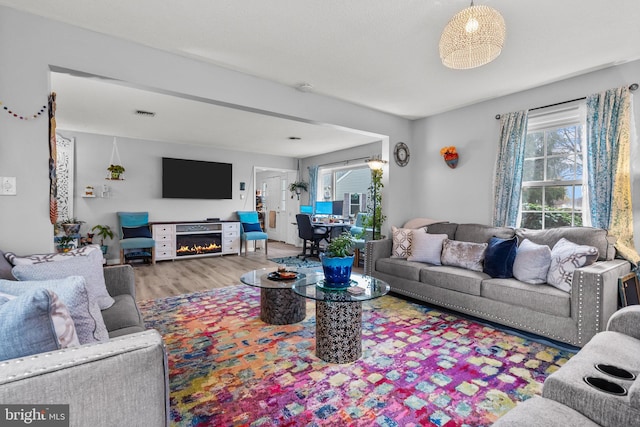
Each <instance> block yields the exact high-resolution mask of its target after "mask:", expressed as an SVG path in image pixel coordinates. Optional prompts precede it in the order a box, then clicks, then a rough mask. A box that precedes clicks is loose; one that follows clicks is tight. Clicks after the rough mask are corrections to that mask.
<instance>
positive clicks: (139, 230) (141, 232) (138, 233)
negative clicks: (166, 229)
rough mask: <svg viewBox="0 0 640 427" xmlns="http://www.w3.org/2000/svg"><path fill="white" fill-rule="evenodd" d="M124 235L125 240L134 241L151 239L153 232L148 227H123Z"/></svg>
mask: <svg viewBox="0 0 640 427" xmlns="http://www.w3.org/2000/svg"><path fill="white" fill-rule="evenodd" d="M122 235H123V236H124V238H125V239H133V238H135V237H148V238H151V230H150V229H149V227H148V226H146V225H143V226H141V227H122Z"/></svg>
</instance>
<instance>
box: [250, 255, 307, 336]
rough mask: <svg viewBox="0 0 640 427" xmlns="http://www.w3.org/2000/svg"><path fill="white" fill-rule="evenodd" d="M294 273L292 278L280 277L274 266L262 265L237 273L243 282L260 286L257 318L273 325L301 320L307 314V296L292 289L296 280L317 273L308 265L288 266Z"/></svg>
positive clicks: (288, 269)
mask: <svg viewBox="0 0 640 427" xmlns="http://www.w3.org/2000/svg"><path fill="white" fill-rule="evenodd" d="M287 271H290V272H294V273H296V276H295V277H292V278H291V279H283V278H280V277H279V276H278V275H277V274H276V273H277V268H276V267H272V268H261V269H259V270H253V271H249V272H248V273H245V274H243V275H242V276H240V281H241V282H242V283H244V284H245V285H249V286H254V287H256V288H260V319H261V320H262V321H263V322H265V323H269V324H272V325H289V324H291V323H297V322H300V321H302V320H303V319H304V318H305V317H306V315H307V313H306V312H307V306H306V299H304V298H303V297H302V296H300V295H297V294H295V293H294V292H293V291H292V290H291V288H292V287H293V284H294V283H295V282H296V280H301V279H304V278H305V277H306V276H307V275H308V274H313V273H315V272H317V270H316V269H310V268H292V267H287Z"/></svg>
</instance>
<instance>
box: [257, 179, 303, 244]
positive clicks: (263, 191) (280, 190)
mask: <svg viewBox="0 0 640 427" xmlns="http://www.w3.org/2000/svg"><path fill="white" fill-rule="evenodd" d="M296 176H297V172H296V171H295V170H283V169H272V168H260V167H255V169H254V182H255V186H254V188H256V202H257V204H258V206H261V209H259V208H257V210H258V211H259V213H260V214H261V215H262V216H263V217H264V230H265V232H266V233H267V234H268V235H269V240H276V241H280V242H285V243H289V244H293V245H296V244H297V243H298V242H297V238H298V233H297V226H296V224H295V222H296V221H295V218H296V213H298V211H299V210H300V202H299V201H298V200H297V198H296V197H294V198H293V199H292V198H291V193H290V192H289V184H290V183H292V182H294V181H295V180H296Z"/></svg>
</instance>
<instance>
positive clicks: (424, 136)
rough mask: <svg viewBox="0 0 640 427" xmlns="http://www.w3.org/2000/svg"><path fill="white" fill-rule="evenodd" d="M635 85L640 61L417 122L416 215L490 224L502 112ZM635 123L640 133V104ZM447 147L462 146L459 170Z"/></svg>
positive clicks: (637, 191) (639, 185)
mask: <svg viewBox="0 0 640 427" xmlns="http://www.w3.org/2000/svg"><path fill="white" fill-rule="evenodd" d="M631 83H640V61H635V62H631V63H628V64H624V65H619V66H616V67H611V68H608V69H605V70H601V71H595V72H592V73H589V74H585V75H582V76H578V77H574V78H570V79H567V80H564V81H561V82H557V83H554V84H550V85H546V86H542V87H538V88H535V89H531V90H527V91H524V92H519V93H516V94H513V95H509V96H504V97H501V98H497V99H493V100H490V101H486V102H482V103H478V104H475V105H471V106H469V107H466V108H460V109H458V110H455V111H451V112H448V113H443V114H439V115H436V116H432V117H428V118H425V119H422V120H418V121H415V122H414V123H413V134H414V138H413V140H414V144H413V148H414V151H415V152H416V157H417V158H416V163H418V165H417V166H419V167H414V168H412V178H413V181H414V182H415V183H416V187H415V188H416V190H418V189H419V191H418V192H419V193H420V194H419V196H418V197H416V198H415V203H414V205H413V208H414V211H413V212H412V216H424V217H430V218H435V219H443V220H450V221H455V222H479V223H484V224H489V223H490V221H491V214H492V203H493V193H492V190H493V176H494V166H495V158H496V154H497V148H498V139H499V134H500V122H499V120H496V119H495V115H496V114H500V113H505V112H510V111H517V110H524V109H529V108H535V107H540V106H544V105H549V104H553V103H556V102H562V101H567V100H571V99H576V98H580V97H584V96H587V95H589V94H592V93H597V92H600V91H603V90H606V89H610V88H614V87H620V86H625V85H627V86H628V85H630V84H631ZM637 93H639V92H636V94H637ZM635 124H636V128H638V129H640V105H638V103H636V108H635ZM446 145H455V146H456V147H457V148H458V152H459V153H460V161H459V164H458V167H457V168H456V169H450V168H449V167H447V166H446V165H445V163H444V161H443V160H442V157H441V156H440V148H442V147H443V146H446ZM631 145H632V147H631V167H632V174H631V177H632V191H633V201H634V220H635V237H636V246H637V247H640V244H639V243H640V239H639V236H640V166H638V165H639V163H638V157H639V155H640V150H639V149H638V144H637V141H633V142H632V144H631ZM411 160H412V162H413V160H414V158H413V154H412V157H411ZM414 164H415V163H414Z"/></svg>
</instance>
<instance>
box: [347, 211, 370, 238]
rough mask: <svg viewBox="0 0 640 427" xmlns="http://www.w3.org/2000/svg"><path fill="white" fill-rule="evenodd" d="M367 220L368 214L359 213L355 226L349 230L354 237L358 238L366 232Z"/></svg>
mask: <svg viewBox="0 0 640 427" xmlns="http://www.w3.org/2000/svg"><path fill="white" fill-rule="evenodd" d="M366 218H367V213H366V212H358V214H357V215H356V222H355V224H353V225H352V226H351V228H350V229H349V231H350V232H351V235H352V236H355V237H358V236H359V235H360V234H361V233H362V232H363V231H364V221H365V219H366Z"/></svg>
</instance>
